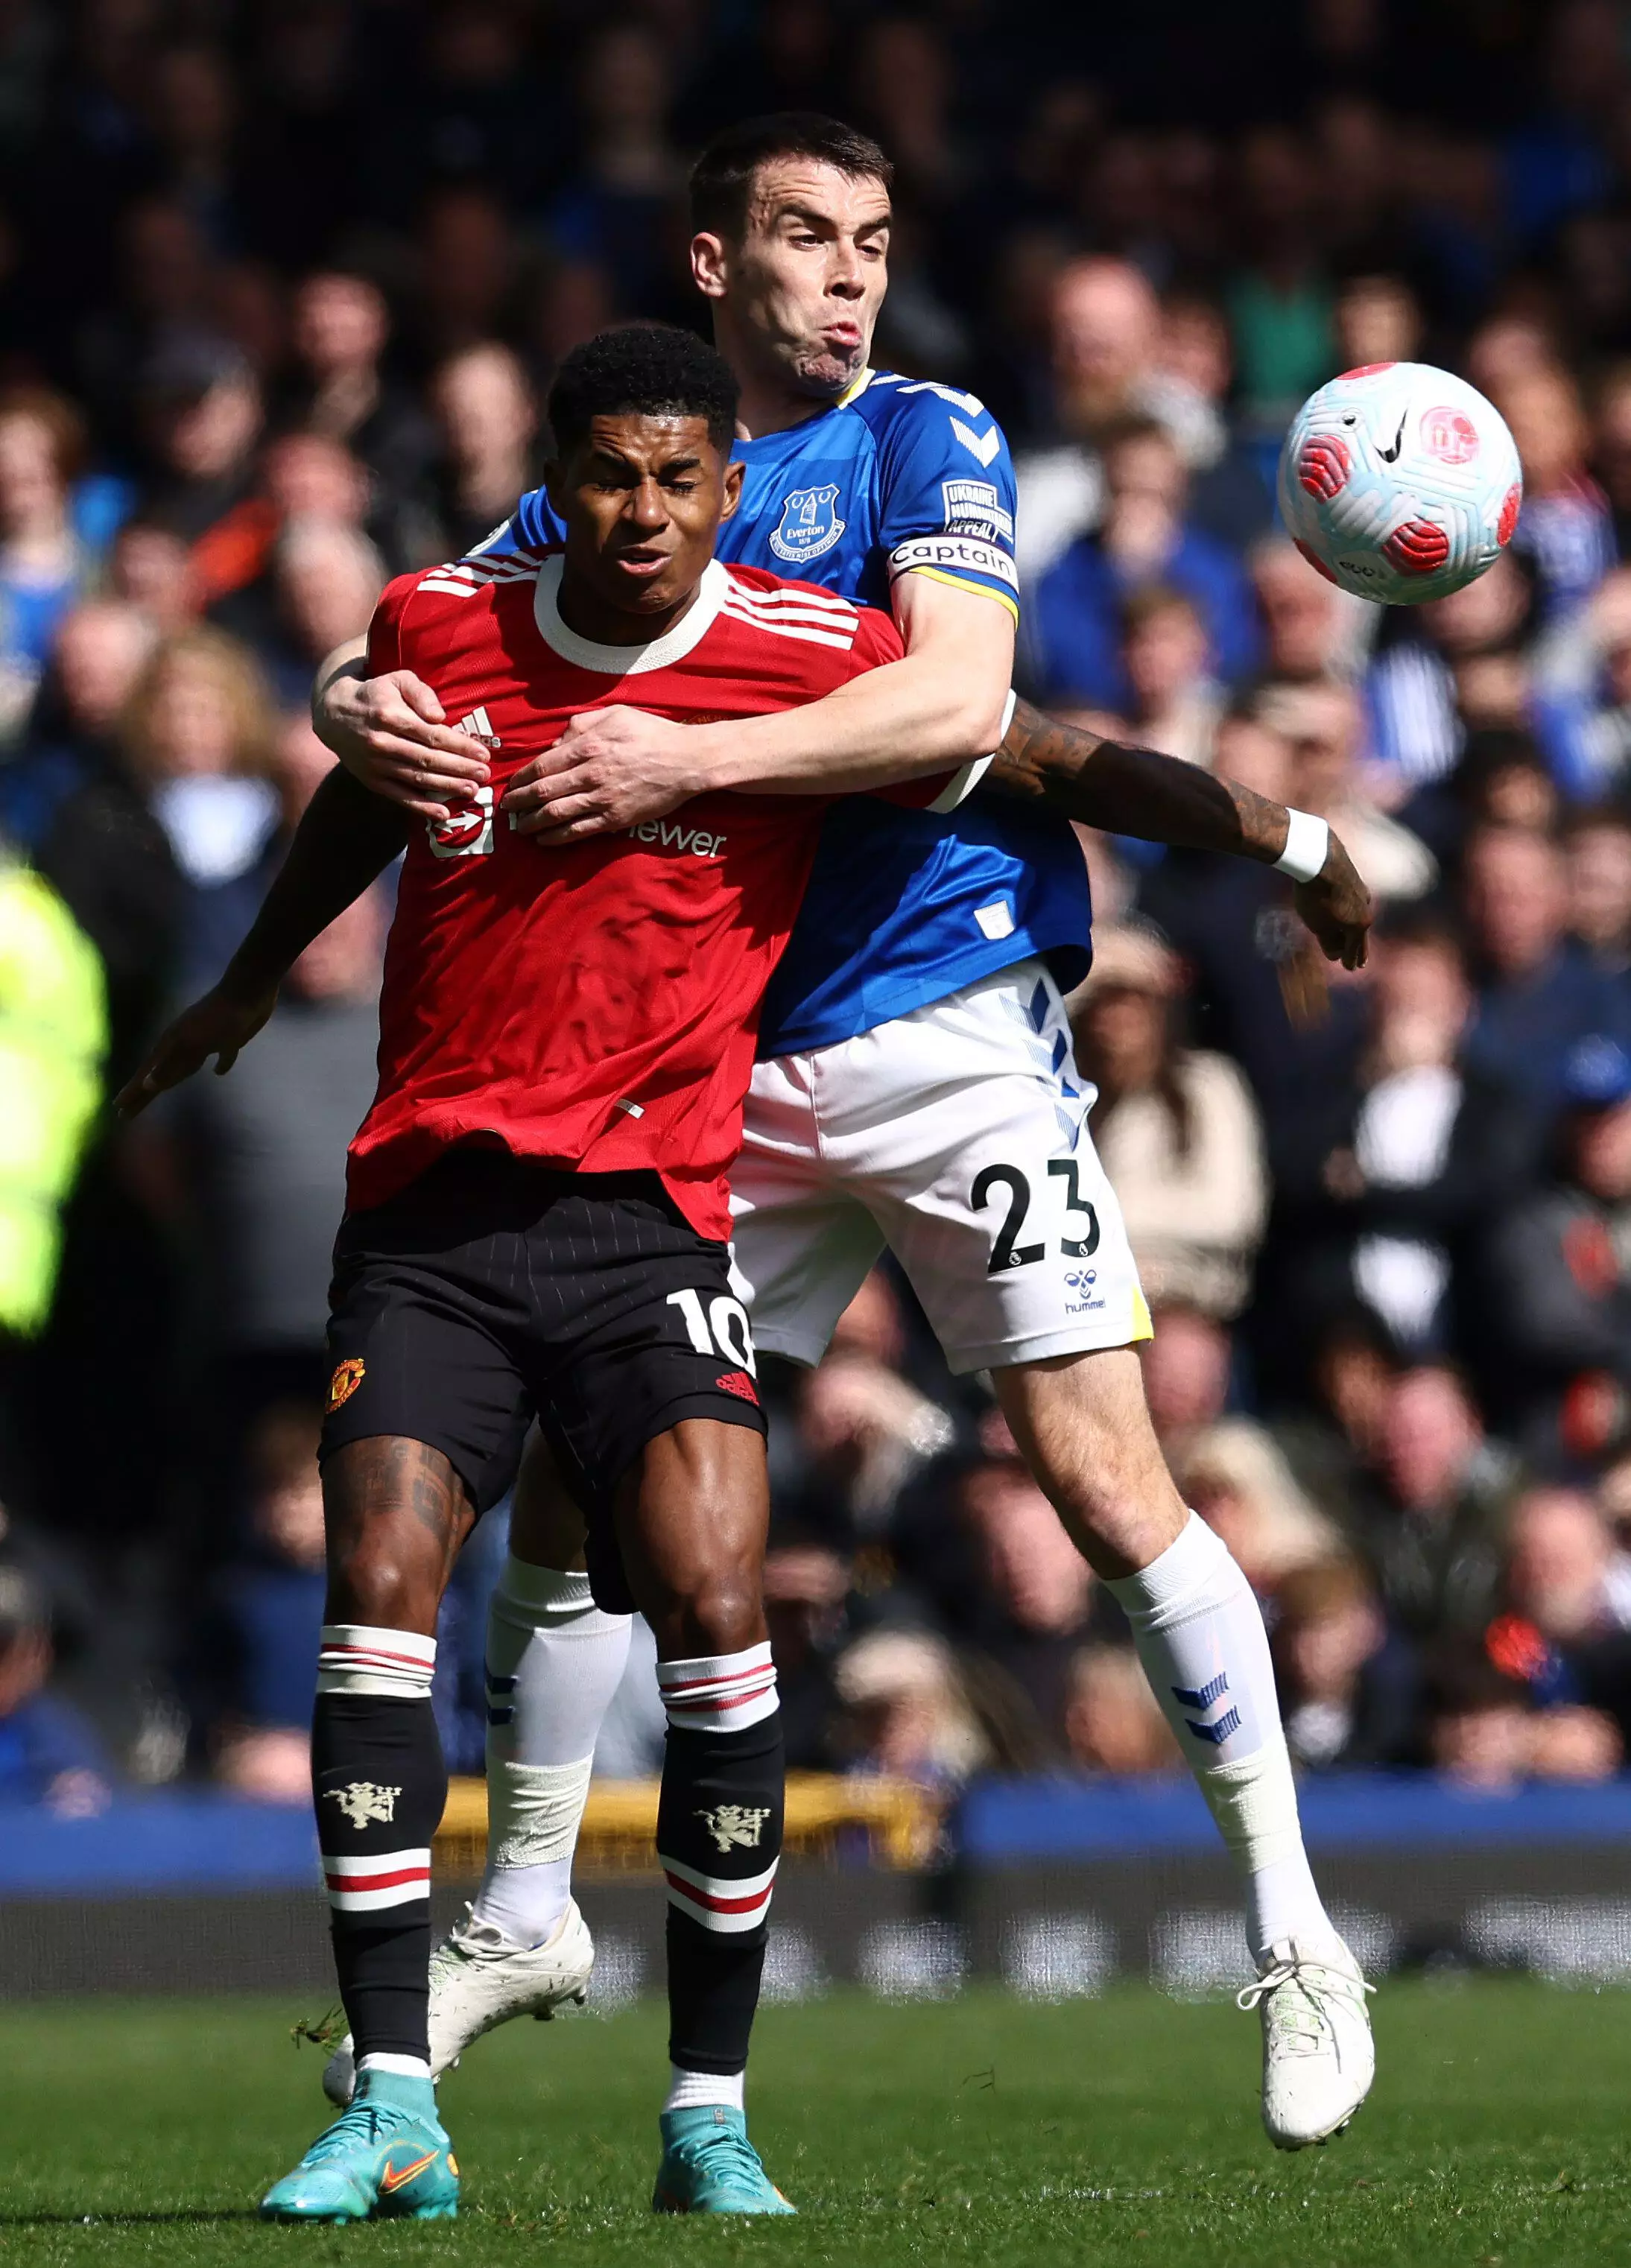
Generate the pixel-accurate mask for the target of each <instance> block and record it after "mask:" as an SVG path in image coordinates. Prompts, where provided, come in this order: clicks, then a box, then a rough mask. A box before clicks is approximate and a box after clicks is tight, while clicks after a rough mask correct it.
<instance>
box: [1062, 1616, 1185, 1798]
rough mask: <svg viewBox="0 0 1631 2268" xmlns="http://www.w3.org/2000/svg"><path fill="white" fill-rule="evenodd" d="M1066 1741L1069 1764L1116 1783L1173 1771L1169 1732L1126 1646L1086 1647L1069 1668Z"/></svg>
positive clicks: (1176, 1767)
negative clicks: (1108, 1775)
mask: <svg viewBox="0 0 1631 2268" xmlns="http://www.w3.org/2000/svg"><path fill="white" fill-rule="evenodd" d="M1065 1740H1066V1746H1067V1748H1068V1749H1069V1751H1070V1757H1071V1761H1072V1763H1073V1764H1080V1765H1081V1767H1082V1768H1083V1770H1084V1771H1099V1772H1109V1773H1111V1774H1113V1775H1115V1776H1116V1777H1117V1778H1132V1777H1138V1778H1144V1777H1147V1776H1148V1775H1151V1774H1164V1773H1169V1772H1176V1771H1180V1770H1181V1769H1182V1766H1183V1761H1184V1760H1183V1758H1182V1757H1181V1756H1179V1754H1178V1744H1177V1742H1176V1741H1175V1740H1174V1738H1173V1737H1172V1727H1170V1725H1169V1724H1168V1722H1167V1720H1166V1719H1165V1718H1164V1717H1163V1716H1162V1713H1161V1705H1160V1704H1159V1702H1157V1700H1156V1699H1155V1695H1154V1694H1153V1693H1152V1692H1151V1691H1150V1690H1149V1680H1148V1678H1147V1677H1146V1676H1145V1675H1144V1672H1143V1670H1142V1669H1141V1668H1140V1666H1139V1659H1138V1656H1137V1655H1136V1654H1135V1653H1133V1649H1132V1647H1131V1646H1110V1645H1106V1644H1104V1643H1103V1641H1102V1640H1101V1641H1098V1642H1096V1643H1095V1644H1094V1645H1092V1646H1083V1647H1082V1649H1081V1652H1080V1653H1078V1654H1077V1655H1076V1657H1075V1659H1074V1661H1073V1662H1072V1663H1071V1666H1070V1682H1069V1687H1068V1690H1067V1694H1066V1703H1065Z"/></svg>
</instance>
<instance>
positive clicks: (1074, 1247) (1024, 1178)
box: [675, 1158, 1099, 1343]
mask: <svg viewBox="0 0 1631 2268" xmlns="http://www.w3.org/2000/svg"><path fill="white" fill-rule="evenodd" d="M1048 1175H1049V1179H1050V1180H1058V1181H1059V1182H1063V1184H1064V1191H1063V1194H1064V1199H1065V1218H1064V1226H1063V1230H1062V1233H1061V1234H1060V1236H1059V1250H1060V1251H1061V1252H1062V1253H1063V1254H1064V1255H1065V1256H1066V1258H1067V1259H1071V1260H1086V1259H1088V1258H1089V1257H1090V1256H1091V1255H1092V1254H1093V1253H1095V1252H1096V1251H1097V1249H1098V1242H1099V1217H1098V1214H1097V1212H1096V1211H1095V1209H1094V1207H1093V1206H1092V1205H1091V1204H1089V1202H1088V1200H1087V1199H1086V1198H1085V1197H1083V1196H1082V1194H1081V1182H1080V1180H1079V1178H1078V1175H1077V1167H1076V1160H1074V1158H1050V1159H1049V1160H1048ZM1005 1199H1006V1203H1007V1211H1006V1212H1005V1213H1004V1215H1003V1218H1002V1220H1001V1223H1000V1226H999V1227H998V1230H997V1233H996V1239H995V1241H994V1242H993V1245H992V1248H991V1257H990V1259H989V1260H988V1261H987V1262H986V1263H985V1273H986V1274H987V1275H988V1276H1004V1275H1006V1274H1007V1272H1008V1270H1010V1269H1013V1268H1030V1267H1031V1266H1033V1265H1034V1264H1035V1263H1036V1262H1037V1261H1038V1260H1041V1259H1043V1258H1044V1256H1045V1255H1046V1253H1047V1244H1046V1241H1045V1240H1041V1241H1037V1242H1034V1243H1030V1244H1027V1243H1025V1242H1024V1241H1022V1240H1023V1238H1024V1234H1025V1231H1026V1228H1027V1226H1028V1225H1029V1215H1030V1210H1031V1199H1032V1190H1031V1183H1030V1175H1028V1174H1026V1173H1024V1172H1022V1170H1021V1168H1020V1167H1018V1166H1007V1165H995V1166H986V1167H982V1169H981V1170H980V1172H979V1173H978V1174H977V1175H975V1177H974V1186H973V1188H972V1189H970V1192H969V1203H970V1205H971V1206H972V1207H973V1209H974V1211H976V1212H983V1211H985V1209H986V1208H987V1207H988V1206H991V1205H995V1204H999V1203H1001V1202H1003V1201H1004V1200H1005ZM686 1296H689V1297H691V1298H693V1299H694V1298H695V1296H696V1295H695V1293H691V1294H689V1295H687V1294H682V1293H676V1294H675V1297H676V1298H681V1297H686ZM714 1304H715V1306H716V1307H717V1306H719V1305H720V1304H721V1302H720V1301H718V1300H716V1301H715V1302H714ZM693 1343H694V1342H693Z"/></svg>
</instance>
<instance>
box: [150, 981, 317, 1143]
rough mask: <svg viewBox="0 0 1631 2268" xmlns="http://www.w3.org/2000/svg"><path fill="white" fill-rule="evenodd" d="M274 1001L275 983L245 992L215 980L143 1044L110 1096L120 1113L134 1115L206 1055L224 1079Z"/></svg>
mask: <svg viewBox="0 0 1631 2268" xmlns="http://www.w3.org/2000/svg"><path fill="white" fill-rule="evenodd" d="M276 1006H277V986H276V985H273V986H272V988H271V990H269V991H268V992H264V993H260V994H257V995H255V996H254V997H252V998H245V997H242V996H240V995H238V994H235V993H232V992H228V991H225V990H223V989H222V988H221V986H220V985H217V986H216V988H215V990H213V991H212V992H206V993H205V994H204V996H203V999H202V1000H195V1001H194V1003H193V1005H192V1006H191V1007H190V1008H183V1009H182V1011H181V1014H180V1015H179V1016H178V1017H177V1018H176V1020H175V1021H174V1022H173V1024H172V1025H170V1026H169V1027H168V1028H167V1029H166V1030H165V1031H163V1032H161V1033H160V1034H159V1037H158V1039H157V1040H155V1042H153V1045H152V1046H151V1049H149V1050H148V1055H147V1060H146V1062H145V1063H144V1064H143V1065H142V1067H141V1069H140V1070H139V1071H137V1073H136V1074H135V1076H134V1077H133V1078H131V1079H127V1080H126V1082H125V1084H124V1086H122V1087H121V1088H120V1090H119V1093H118V1094H116V1095H115V1096H114V1109H115V1110H116V1111H117V1112H118V1113H119V1116H121V1118H136V1117H138V1116H140V1115H141V1113H142V1112H143V1111H144V1110H145V1109H146V1108H147V1106H148V1104H149V1103H150V1102H151V1101H152V1100H153V1098H154V1096H155V1095H159V1094H166V1093H167V1092H168V1090H169V1089H170V1088H171V1087H173V1086H180V1085H181V1081H182V1080H183V1079H191V1077H192V1076H193V1074H194V1072H195V1071H202V1070H203V1066H204V1064H207V1063H208V1062H209V1060H210V1057H211V1056H213V1057H215V1071H216V1077H217V1078H218V1079H224V1078H225V1075H226V1073H227V1072H228V1071H231V1069H232V1065H233V1064H235V1063H236V1062H237V1060H238V1057H239V1052H240V1049H244V1048H247V1046H248V1044H249V1042H250V1041H251V1040H252V1039H253V1038H254V1037H255V1034H256V1033H257V1032H258V1031H259V1030H260V1028H261V1027H262V1024H264V1023H265V1021H266V1020H267V1018H268V1017H269V1015H270V1014H271V1013H272V1010H273V1009H274V1008H275V1007H276Z"/></svg>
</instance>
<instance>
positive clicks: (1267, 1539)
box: [1175, 1418, 1339, 1601]
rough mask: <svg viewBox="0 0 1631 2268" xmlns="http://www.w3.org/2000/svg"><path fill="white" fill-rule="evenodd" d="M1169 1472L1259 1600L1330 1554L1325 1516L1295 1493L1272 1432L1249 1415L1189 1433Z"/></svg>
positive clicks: (1331, 1534) (1334, 1544)
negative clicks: (1215, 1531) (1174, 1472)
mask: <svg viewBox="0 0 1631 2268" xmlns="http://www.w3.org/2000/svg"><path fill="white" fill-rule="evenodd" d="M1175 1476H1176V1478H1177V1482H1178V1484H1179V1486H1180V1487H1181V1488H1182V1490H1183V1491H1184V1494H1185V1499H1187V1501H1188V1502H1189V1503H1190V1505H1191V1506H1192V1507H1193V1509H1194V1510H1195V1511H1196V1512H1198V1513H1199V1514H1200V1517H1201V1518H1202V1519H1203V1520H1204V1521H1206V1523H1207V1526H1208V1528H1215V1529H1216V1530H1217V1532H1218V1534H1219V1535H1221V1537H1222V1538H1223V1541H1224V1542H1225V1543H1227V1544H1228V1546H1229V1550H1230V1551H1231V1552H1232V1553H1233V1554H1234V1556H1235V1559H1236V1564H1237V1565H1239V1567H1240V1569H1241V1572H1243V1573H1244V1576H1245V1578H1246V1580H1247V1581H1248V1582H1249V1583H1250V1584H1251V1587H1252V1589H1253V1590H1254V1591H1255V1592H1256V1593H1257V1594H1258V1598H1259V1599H1262V1600H1264V1601H1273V1599H1274V1598H1275V1597H1276V1596H1277V1594H1278V1593H1279V1590H1280V1585H1281V1584H1282V1583H1284V1582H1285V1580H1287V1578H1288V1576H1289V1575H1292V1574H1294V1573H1295V1572H1296V1571H1297V1570H1298V1569H1299V1568H1303V1567H1314V1566H1318V1565H1322V1564H1323V1563H1324V1562H1325V1561H1326V1560H1328V1559H1331V1558H1332V1557H1335V1556H1336V1554H1337V1551H1338V1550H1339V1537H1338V1535H1337V1533H1336V1530H1335V1528H1333V1527H1332V1523H1331V1521H1329V1520H1328V1519H1327V1518H1326V1517H1325V1513H1323V1512H1322V1511H1321V1510H1320V1509H1319V1508H1318V1507H1317V1506H1315V1505H1314V1504H1312V1503H1311V1502H1310V1499H1308V1498H1307V1497H1306V1496H1305V1495H1304V1494H1303V1491H1302V1489H1301V1488H1300V1487H1299V1486H1298V1484H1297V1483H1296V1481H1295V1478H1294V1477H1293V1475H1292V1472H1291V1469H1290V1467H1289V1466H1288V1463H1287V1462H1286V1460H1285V1458H1284V1456H1283V1455H1282V1454H1281V1453H1280V1447H1279V1445H1278V1444H1277V1443H1276V1442H1275V1440H1274V1439H1273V1436H1272V1435H1271V1434H1269V1433H1268V1432H1266V1431H1265V1430H1264V1429H1263V1427H1261V1426H1260V1425H1257V1424H1256V1423H1255V1422H1254V1421H1253V1420H1252V1419H1251V1418H1220V1419H1218V1420H1217V1421H1216V1422H1214V1424H1212V1425H1207V1426H1205V1427H1203V1428H1202V1429H1201V1430H1200V1431H1199V1432H1197V1433H1195V1434H1192V1436H1191V1438H1190V1440H1188V1442H1187V1443H1186V1444H1185V1449H1184V1454H1183V1456H1182V1458H1181V1459H1180V1460H1179V1462H1178V1463H1177V1467H1176V1474H1175Z"/></svg>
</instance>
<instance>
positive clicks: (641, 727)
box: [504, 708, 703, 844]
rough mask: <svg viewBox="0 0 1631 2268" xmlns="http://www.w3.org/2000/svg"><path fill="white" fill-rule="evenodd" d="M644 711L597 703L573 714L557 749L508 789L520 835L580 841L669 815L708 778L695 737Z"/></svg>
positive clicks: (507, 803)
mask: <svg viewBox="0 0 1631 2268" xmlns="http://www.w3.org/2000/svg"><path fill="white" fill-rule="evenodd" d="M696 729H697V728H696V727H695V725H675V724H674V723H673V722H672V721H671V720H670V719H669V718H667V717H653V716H651V715H649V714H648V713H647V711H645V710H644V709H624V708H616V709H592V710H589V711H587V712H586V713H585V714H584V715H582V716H579V717H574V718H572V719H571V720H570V722H569V723H568V725H567V727H566V730H565V732H564V733H562V734H561V737H560V739H559V740H557V742H556V743H555V746H554V747H552V748H546V749H545V750H544V751H543V753H542V755H537V756H535V757H534V758H533V760H532V762H530V763H529V764H523V765H522V767H521V769H520V771H518V772H517V773H516V775H515V777H514V778H513V780H512V781H511V782H510V784H509V786H508V787H507V788H506V791H505V796H504V808H505V810H506V812H508V813H509V814H510V817H511V821H512V823H513V826H514V828H515V831H516V833H517V834H518V835H535V836H537V838H538V840H539V842H540V843H545V844H554V843H580V842H582V841H583V840H584V839H585V837H586V836H591V835H613V834H616V833H619V832H620V831H621V830H622V829H624V828H629V827H638V826H639V825H640V824H641V823H642V821H646V820H647V819H661V818H664V817H665V816H666V815H667V814H668V813H669V812H671V811H673V810H675V808H676V806H678V805H680V804H682V803H683V802H685V800H686V799H687V798H688V797H690V796H693V795H696V794H697V792H698V791H699V790H700V788H701V786H702V784H703V783H702V779H701V777H700V774H699V773H698V771H697V765H696V762H695V756H696V750H695V746H694V742H693V740H692V735H693V734H694V733H695V732H696Z"/></svg>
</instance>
